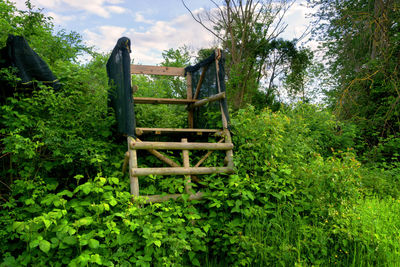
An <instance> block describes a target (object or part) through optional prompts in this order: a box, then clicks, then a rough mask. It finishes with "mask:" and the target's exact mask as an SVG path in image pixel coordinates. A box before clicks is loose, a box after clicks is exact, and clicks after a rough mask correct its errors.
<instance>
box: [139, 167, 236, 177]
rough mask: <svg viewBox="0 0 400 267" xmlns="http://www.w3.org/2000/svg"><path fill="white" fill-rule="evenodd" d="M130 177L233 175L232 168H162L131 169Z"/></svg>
mask: <svg viewBox="0 0 400 267" xmlns="http://www.w3.org/2000/svg"><path fill="white" fill-rule="evenodd" d="M131 171H132V172H131V175H132V176H146V175H195V174H212V173H226V174H229V173H233V171H234V170H233V168H232V167H192V168H184V167H170V168H169V167H164V168H132V169H131Z"/></svg>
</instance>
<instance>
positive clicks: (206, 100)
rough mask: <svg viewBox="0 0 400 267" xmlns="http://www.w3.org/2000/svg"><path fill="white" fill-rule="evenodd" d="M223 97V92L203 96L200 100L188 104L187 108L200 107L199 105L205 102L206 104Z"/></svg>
mask: <svg viewBox="0 0 400 267" xmlns="http://www.w3.org/2000/svg"><path fill="white" fill-rule="evenodd" d="M224 98H225V92H222V93H218V94H216V95H212V96H210V97H207V98H203V99H201V100H197V102H195V103H193V104H191V105H190V107H189V109H193V108H197V107H201V106H204V105H205V104H207V103H209V102H214V101H218V100H221V99H224Z"/></svg>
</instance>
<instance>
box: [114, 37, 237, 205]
mask: <svg viewBox="0 0 400 267" xmlns="http://www.w3.org/2000/svg"><path fill="white" fill-rule="evenodd" d="M129 52H130V41H129V39H128V38H125V37H123V38H121V39H120V40H118V43H117V45H116V47H115V48H114V50H113V52H112V54H111V56H110V59H109V61H108V62H107V73H108V76H109V79H110V84H111V85H112V86H113V87H114V88H115V90H114V91H112V93H109V104H110V106H112V107H113V108H114V110H115V113H116V117H117V123H118V131H119V132H120V133H123V134H126V135H127V136H128V137H127V142H128V152H126V155H125V160H124V165H123V172H124V173H125V172H126V168H128V170H129V178H130V190H131V194H132V195H133V197H137V196H139V195H140V193H139V179H138V177H141V176H148V175H183V176H184V186H185V193H186V194H189V200H194V199H200V198H201V197H202V195H203V193H202V192H194V190H193V188H192V180H193V178H194V179H197V175H202V174H214V173H219V174H220V173H225V174H229V173H233V171H234V166H233V152H232V149H233V144H232V140H231V136H230V131H229V128H230V127H229V125H230V122H229V115H228V108H227V102H226V95H225V81H224V77H225V72H224V58H223V55H222V54H221V51H220V50H215V51H214V52H213V53H212V55H210V56H209V57H208V58H207V59H205V60H203V61H201V62H199V63H198V64H196V65H194V66H188V67H186V68H177V67H163V66H144V65H131V64H130V57H129ZM131 74H145V75H167V76H178V77H185V79H186V91H187V92H186V95H187V97H186V99H175V98H152V97H134V96H133V93H132V88H131V84H130V83H131ZM139 90H140V88H139ZM134 104H135V105H138V104H152V105H154V104H170V105H171V104H172V105H185V106H186V110H187V113H188V115H187V120H188V128H143V127H136V123H135V115H134ZM208 111H214V112H215V111H218V112H220V114H221V121H222V128H219V129H210V127H208V126H209V123H208V121H207V120H209V118H208V117H206V116H205V113H206V112H208ZM127 113H129V114H127ZM154 135H157V136H168V135H174V136H179V137H180V141H178V142H177V141H174V142H168V141H160V140H158V141H146V139H147V137H149V136H154ZM210 135H212V136H215V137H216V138H218V139H219V141H217V142H213V143H212V142H209V141H208V140H209V139H206V142H204V138H203V142H196V139H197V137H201V136H202V137H204V136H210ZM139 137H140V139H139ZM210 139H211V138H210ZM188 140H190V142H189V141H188ZM138 150H147V151H148V152H149V153H151V154H152V155H154V156H155V157H157V158H158V159H159V160H161V161H162V162H164V163H165V164H166V165H168V166H169V167H146V168H141V167H140V166H138ZM159 150H180V151H182V152H181V155H182V163H179V162H176V161H175V160H174V159H172V158H170V157H168V155H167V154H165V153H162V152H160V151H159ZM193 150H202V151H206V153H205V154H204V155H203V156H202V157H201V158H200V160H199V161H198V162H191V161H190V156H189V151H193ZM216 150H220V151H225V158H224V166H222V167H221V166H219V167H201V165H202V164H203V163H204V161H205V160H206V159H207V158H208V157H209V156H210V155H211V154H212V153H213V151H216ZM180 196H182V194H167V195H165V194H162V195H147V196H146V197H147V198H146V202H147V203H149V202H162V201H167V200H169V199H171V198H172V199H176V198H178V197H180Z"/></svg>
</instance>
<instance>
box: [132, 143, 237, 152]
mask: <svg viewBox="0 0 400 267" xmlns="http://www.w3.org/2000/svg"><path fill="white" fill-rule="evenodd" d="M130 148H131V149H135V150H139V149H146V150H148V149H165V150H168V149H170V150H232V149H233V144H232V143H180V142H140V143H139V142H131V143H130Z"/></svg>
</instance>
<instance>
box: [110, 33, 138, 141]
mask: <svg viewBox="0 0 400 267" xmlns="http://www.w3.org/2000/svg"><path fill="white" fill-rule="evenodd" d="M130 52H131V41H130V40H129V39H128V38H127V37H122V38H120V39H118V42H117V44H116V45H115V47H114V49H113V51H112V53H111V56H110V58H109V59H108V61H107V75H108V79H109V85H110V89H109V91H108V106H109V107H111V108H113V110H114V112H115V116H116V119H117V131H118V133H120V134H124V135H127V136H132V137H135V127H136V121H135V112H134V109H133V95H132V87H131V71H130V66H131V65H130V64H131V58H130V55H129V53H130Z"/></svg>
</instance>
